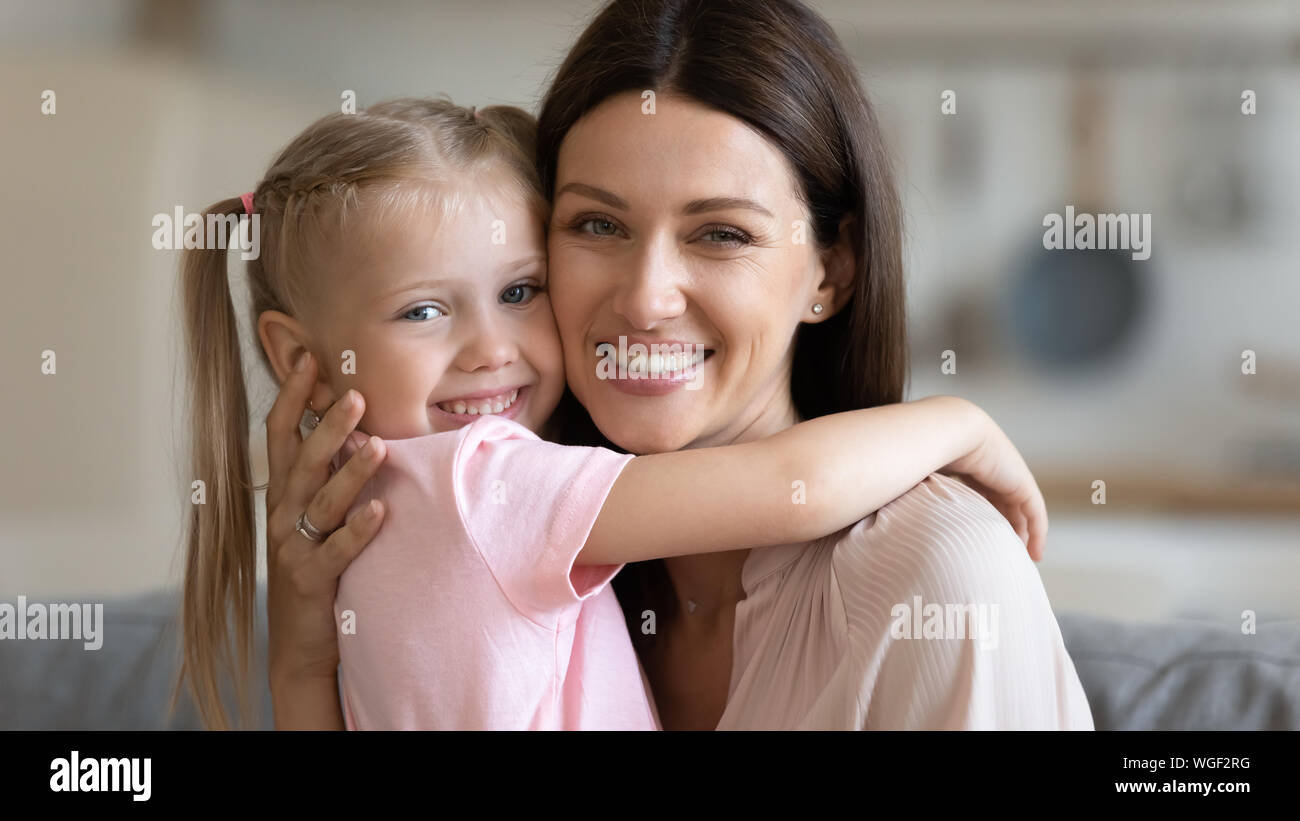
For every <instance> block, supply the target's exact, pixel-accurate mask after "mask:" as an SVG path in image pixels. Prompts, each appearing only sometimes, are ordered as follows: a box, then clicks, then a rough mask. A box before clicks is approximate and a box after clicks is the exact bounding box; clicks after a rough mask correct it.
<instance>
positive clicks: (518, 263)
mask: <svg viewBox="0 0 1300 821" xmlns="http://www.w3.org/2000/svg"><path fill="white" fill-rule="evenodd" d="M537 262H546V254H544V253H540V252H539V253H536V254H529V255H528V256H526V257H520V258H519V259H516V260H514V261H513V262H507V263H506V264H505V265H502V266H501V272H502V273H510V272H512V271H518V270H519V269H520V268H526V267H528V266H529V265H532V264H534V263H537Z"/></svg>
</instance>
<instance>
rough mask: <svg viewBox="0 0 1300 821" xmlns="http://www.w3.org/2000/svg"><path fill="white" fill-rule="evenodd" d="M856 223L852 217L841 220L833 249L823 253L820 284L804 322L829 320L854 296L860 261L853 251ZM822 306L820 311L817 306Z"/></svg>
mask: <svg viewBox="0 0 1300 821" xmlns="http://www.w3.org/2000/svg"><path fill="white" fill-rule="evenodd" d="M856 224H857V223H856V220H854V218H853V217H852V215H850V216H847V217H845V218H844V219H842V220H840V227H839V233H838V234H837V236H836V237H835V242H834V243H833V244H832V245H831V247H830V248H827V249H826V250H824V251H822V252H821V269H822V272H821V276H822V279H821V283H820V284H819V285H818V287H817V291H816V293H815V294H814V295H813V300H812V302H810V303H809V305H808V307H807V308H806V309H805V311H804V313H805V314H807V316H806V317H805V318H804V321H805V322H821V321H822V320H824V319H830V318H831V317H832V316H834V315H835V314H837V313H839V312H840V310H841V309H842V308H843V307H844V306H845V305H847V304H849V300H850V299H851V298H852V297H853V280H854V275H855V274H856V273H857V268H858V260H857V256H856V254H855V253H854V251H853V230H854V228H855V226H856ZM817 305H820V306H822V307H821V310H820V311H819V310H816V308H815V306H817Z"/></svg>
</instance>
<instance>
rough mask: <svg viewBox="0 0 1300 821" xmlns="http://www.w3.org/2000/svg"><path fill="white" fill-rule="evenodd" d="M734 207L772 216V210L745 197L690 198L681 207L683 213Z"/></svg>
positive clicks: (722, 209)
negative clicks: (682, 207)
mask: <svg viewBox="0 0 1300 821" xmlns="http://www.w3.org/2000/svg"><path fill="white" fill-rule="evenodd" d="M734 208H742V209H744V210H746V211H757V212H758V213H760V214H765V215H766V216H769V217H770V216H772V212H771V211H769V210H767V209H766V208H764V207H763V206H761V205H759V204H758V203H757V202H755V201H753V200H751V199H748V198H746V197H709V198H708V199H705V200H691V201H690V202H688V203H687V204H686V207H685V208H684V209H682V213H683V214H703V213H705V212H708V211H729V210H732V209H734Z"/></svg>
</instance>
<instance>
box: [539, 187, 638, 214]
mask: <svg viewBox="0 0 1300 821" xmlns="http://www.w3.org/2000/svg"><path fill="white" fill-rule="evenodd" d="M568 191H572V192H573V193H575V194H581V195H582V196H584V197H590V198H591V199H593V200H596V201H597V202H603V203H605V204H606V205H608V206H609V207H610V208H617V209H618V210H620V211H626V210H627V209H628V204H627V200H625V199H623V198H622V197H620V196H618V195H617V194H612V193H610V192H609V191H606V190H605V189H603V188H597V187H596V186H594V185H587V184H586V183H581V182H571V183H569V184H568V185H565V186H564V187H563V188H561V189H560V190H559V191H558V192H557V193H556V194H555V198H556V199H557V200H558V199H559V198H560V194H564V193H566V192H568Z"/></svg>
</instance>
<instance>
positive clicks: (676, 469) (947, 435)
mask: <svg viewBox="0 0 1300 821" xmlns="http://www.w3.org/2000/svg"><path fill="white" fill-rule="evenodd" d="M991 427H994V428H995V427H996V426H995V425H993V422H992V420H991V419H990V418H989V417H988V415H987V414H986V413H984V411H982V410H981V409H980V408H979V407H977V406H976V405H974V404H973V403H971V402H969V401H967V400H965V399H961V398H959V397H955V396H933V397H928V398H925V399H919V400H916V401H913V402H904V403H900V404H895V405H884V406H881V407H876V408H868V409H866V410H856V411H848V412H845V413H837V414H832V415H830V416H823V417H820V418H817V419H812V420H809V421H807V422H802V423H800V424H798V425H795V426H793V427H791V428H787V429H786V430H783V431H781V432H780V433H778V434H775V435H774V436H769V437H767V438H766V439H760V440H757V441H753V442H746V443H744V444H739V445H728V446H725V447H715V448H698V449H691V450H682V451H676V452H673V453H656V454H651V455H647V456H638V457H637V458H635V459H633V460H631V461H630V462H629V463H628V464H627V466H626V467H625V468H624V469H623V472H622V473H621V474H620V475H619V478H618V481H617V482H615V483H614V487H613V488H612V489H611V490H610V492H609V495H608V496H607V497H606V499H605V504H604V506H603V507H602V508H601V511H600V515H599V516H598V517H597V519H596V523H595V525H593V526H592V529H591V533H590V534H589V535H588V537H587V542H586V545H585V546H584V547H583V549H582V552H581V553H580V554H579V555H578V559H577V561H578V564H620V563H624V562H636V561H644V560H647V559H656V558H668V557H672V556H680V555H684V554H693V553H713V552H718V551H724V550H738V549H744V548H754V547H767V546H770V545H779V544H793V543H798V542H804V541H809V540H812V539H816V538H820V537H822V536H825V535H827V534H829V533H834V532H835V531H837V530H840V529H841V528H844V527H847V526H849V525H851V524H853V523H854V522H856V521H858V520H859V519H862V518H864V517H865V516H867V515H868V514H870V513H872V512H873V511H875V510H878V509H880V508H881V507H884V506H885V505H886V504H888V503H889V502H891V501H893V500H894V499H896V498H898V497H899V496H901V495H902V494H903V493H904V492H906V491H907V490H908V489H910V488H911V487H913V486H914V485H916V484H917V483H919V482H921V481H922V480H924V479H925V477H926V476H929V475H930V474H931V473H934V472H935V471H937V470H940V469H941V468H943V467H945V466H947V465H950V464H952V463H953V462H956V461H957V460H959V459H962V458H963V457H969V456H970V455H971V454H972V453H974V452H976V451H977V450H979V449H980V448H981V447H982V446H983V445H984V444H985V442H986V438H987V436H988V432H989V430H990V428H991Z"/></svg>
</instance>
